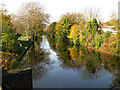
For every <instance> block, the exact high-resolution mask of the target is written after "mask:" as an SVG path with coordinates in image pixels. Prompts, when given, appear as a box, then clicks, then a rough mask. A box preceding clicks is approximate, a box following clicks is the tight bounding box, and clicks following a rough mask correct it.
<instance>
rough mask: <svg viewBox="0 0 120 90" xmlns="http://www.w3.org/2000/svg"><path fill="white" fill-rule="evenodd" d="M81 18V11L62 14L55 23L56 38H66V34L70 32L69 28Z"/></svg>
mask: <svg viewBox="0 0 120 90" xmlns="http://www.w3.org/2000/svg"><path fill="white" fill-rule="evenodd" d="M81 20H84V16H83V14H81V13H67V14H64V15H62V18H61V19H60V20H59V22H58V23H57V25H56V34H57V36H58V39H59V40H65V39H68V38H67V35H69V34H70V28H71V27H72V26H73V25H74V24H78V23H79V22H80V21H81Z"/></svg>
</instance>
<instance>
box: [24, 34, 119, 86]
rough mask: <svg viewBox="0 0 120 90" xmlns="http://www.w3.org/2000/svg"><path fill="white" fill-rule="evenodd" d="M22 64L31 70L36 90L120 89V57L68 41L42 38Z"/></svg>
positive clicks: (30, 50) (36, 42) (33, 46)
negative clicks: (48, 89)
mask: <svg viewBox="0 0 120 90" xmlns="http://www.w3.org/2000/svg"><path fill="white" fill-rule="evenodd" d="M48 41H49V42H48ZM22 63H23V64H24V66H26V67H31V68H32V71H33V72H32V73H33V76H32V77H33V87H34V88H120V83H119V82H120V74H119V70H120V68H119V65H120V60H119V57H115V56H111V55H107V54H103V53H98V52H95V51H93V50H88V49H86V48H84V47H78V46H72V45H70V44H69V43H68V42H67V41H66V42H60V41H57V40H55V39H52V40H50V39H49V38H48V39H47V37H46V36H43V37H42V38H39V39H38V40H37V41H35V42H34V44H33V45H32V47H31V48H30V49H29V51H28V52H27V54H26V55H25V57H24V59H23V61H22Z"/></svg>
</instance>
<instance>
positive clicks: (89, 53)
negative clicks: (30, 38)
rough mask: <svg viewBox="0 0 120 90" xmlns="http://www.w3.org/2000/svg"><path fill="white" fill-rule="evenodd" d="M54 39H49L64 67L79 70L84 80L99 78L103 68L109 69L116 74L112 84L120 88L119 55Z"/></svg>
mask: <svg viewBox="0 0 120 90" xmlns="http://www.w3.org/2000/svg"><path fill="white" fill-rule="evenodd" d="M53 41H55V40H52V41H51V40H49V43H50V46H54V51H56V52H57V56H58V57H59V61H60V62H61V64H60V66H61V67H62V68H64V69H70V68H72V69H73V70H77V71H78V73H79V76H80V77H83V79H84V80H94V79H98V78H99V77H100V76H101V75H102V74H101V73H102V72H103V70H105V71H108V72H109V73H112V74H113V76H114V80H113V83H112V85H111V86H112V87H113V88H114V87H119V88H120V74H118V68H119V65H120V59H119V57H116V56H112V55H107V54H104V53H98V52H95V51H93V50H87V49H85V48H83V47H80V48H79V47H76V46H72V47H71V46H69V45H66V42H65V43H64V42H58V41H56V43H55V42H54V43H52V42H53ZM118 63H119V64H118ZM81 72H82V74H81Z"/></svg>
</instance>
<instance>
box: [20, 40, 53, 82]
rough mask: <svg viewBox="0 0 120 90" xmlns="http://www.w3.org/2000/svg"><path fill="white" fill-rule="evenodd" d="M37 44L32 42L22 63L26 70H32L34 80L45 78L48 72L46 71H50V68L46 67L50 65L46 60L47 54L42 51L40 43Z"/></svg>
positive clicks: (47, 59)
mask: <svg viewBox="0 0 120 90" xmlns="http://www.w3.org/2000/svg"><path fill="white" fill-rule="evenodd" d="M38 42H39V41H38ZM38 42H37V41H34V43H33V45H32V46H31V48H30V49H29V50H28V52H27V53H26V55H25V57H24V59H23V61H22V63H23V64H24V66H25V67H26V68H32V71H33V79H35V80H37V79H39V78H41V77H43V76H46V75H47V73H48V71H49V70H48V69H50V67H49V68H47V67H48V66H50V65H51V64H52V62H50V60H49V58H48V55H49V53H45V52H44V51H42V49H41V48H40V42H39V43H38Z"/></svg>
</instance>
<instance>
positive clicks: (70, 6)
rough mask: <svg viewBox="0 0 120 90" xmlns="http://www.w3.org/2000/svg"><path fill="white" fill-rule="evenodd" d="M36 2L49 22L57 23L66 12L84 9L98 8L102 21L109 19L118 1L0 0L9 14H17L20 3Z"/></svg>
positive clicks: (82, 10)
mask: <svg viewBox="0 0 120 90" xmlns="http://www.w3.org/2000/svg"><path fill="white" fill-rule="evenodd" d="M30 1H37V2H39V3H40V4H41V5H42V6H44V8H45V12H46V13H48V14H50V16H51V19H50V20H51V22H53V21H58V20H59V19H60V16H61V15H62V14H64V13H66V12H84V10H85V8H89V7H93V8H99V9H100V14H101V16H102V19H103V21H108V20H109V19H110V14H111V13H112V11H114V10H115V11H116V12H118V1H120V0H0V3H4V4H5V5H6V9H7V10H8V12H9V13H14V14H15V13H17V10H18V9H19V8H20V7H21V5H22V3H23V2H24V3H25V2H30Z"/></svg>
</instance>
